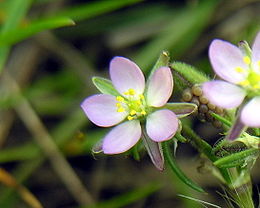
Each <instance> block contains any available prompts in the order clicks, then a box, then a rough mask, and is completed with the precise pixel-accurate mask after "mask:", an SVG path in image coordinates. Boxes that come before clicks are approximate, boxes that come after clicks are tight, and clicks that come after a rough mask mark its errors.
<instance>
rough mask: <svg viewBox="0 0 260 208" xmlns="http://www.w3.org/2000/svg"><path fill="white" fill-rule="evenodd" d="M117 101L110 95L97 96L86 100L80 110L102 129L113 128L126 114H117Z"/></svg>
mask: <svg viewBox="0 0 260 208" xmlns="http://www.w3.org/2000/svg"><path fill="white" fill-rule="evenodd" d="M116 103H117V100H116V98H115V97H114V96H112V95H105V94H98V95H92V96H90V97H88V98H86V99H85V100H84V101H83V102H82V104H81V108H82V109H83V110H84V112H85V114H86V115H87V117H88V118H89V120H90V121H92V122H93V123H94V124H96V125H98V126H102V127H109V126H113V125H115V124H117V123H119V122H121V121H123V120H124V119H125V117H126V116H127V114H128V113H127V112H126V111H125V112H117V106H116Z"/></svg>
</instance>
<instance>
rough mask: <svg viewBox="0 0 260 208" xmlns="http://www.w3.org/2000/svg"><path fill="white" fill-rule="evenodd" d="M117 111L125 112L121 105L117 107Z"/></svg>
mask: <svg viewBox="0 0 260 208" xmlns="http://www.w3.org/2000/svg"><path fill="white" fill-rule="evenodd" d="M117 112H119V113H122V112H125V109H124V108H123V107H119V108H118V109H117Z"/></svg>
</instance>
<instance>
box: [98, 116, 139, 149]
mask: <svg viewBox="0 0 260 208" xmlns="http://www.w3.org/2000/svg"><path fill="white" fill-rule="evenodd" d="M141 133H142V131H141V125H140V122H139V121H138V120H132V121H126V122H124V123H122V124H120V125H118V126H116V127H114V128H113V129H112V130H111V131H110V132H109V133H108V134H107V135H106V136H105V138H104V140H103V146H102V149H103V152H104V153H105V154H119V153H122V152H126V151H127V150H129V149H130V148H131V147H133V146H134V145H135V144H136V143H137V142H138V140H139V139H140V138H141Z"/></svg>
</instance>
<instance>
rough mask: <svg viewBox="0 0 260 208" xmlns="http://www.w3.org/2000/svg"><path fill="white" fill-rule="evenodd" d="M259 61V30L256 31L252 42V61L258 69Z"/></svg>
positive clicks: (259, 67)
mask: <svg viewBox="0 0 260 208" xmlns="http://www.w3.org/2000/svg"><path fill="white" fill-rule="evenodd" d="M259 61H260V32H258V34H257V36H256V38H255V41H254V44H253V46H252V62H253V64H254V68H255V69H256V70H258V71H259V69H260V66H259Z"/></svg>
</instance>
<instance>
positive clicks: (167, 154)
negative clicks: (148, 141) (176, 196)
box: [162, 142, 205, 192]
mask: <svg viewBox="0 0 260 208" xmlns="http://www.w3.org/2000/svg"><path fill="white" fill-rule="evenodd" d="M162 147H163V151H164V156H165V160H166V161H167V163H168V164H169V167H170V168H171V170H172V171H173V172H174V173H175V174H176V175H177V176H178V178H179V179H180V180H181V181H182V182H183V183H185V184H186V185H188V186H189V187H190V188H192V189H194V190H196V191H199V192H205V191H204V190H203V189H202V188H201V187H200V186H198V185H197V184H196V183H195V182H193V181H192V180H191V179H190V178H188V177H187V176H186V175H185V174H184V173H183V172H182V170H181V169H180V168H179V166H178V164H177V163H176V161H175V159H174V158H173V156H172V155H171V153H170V148H169V146H168V142H163V143H162Z"/></svg>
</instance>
